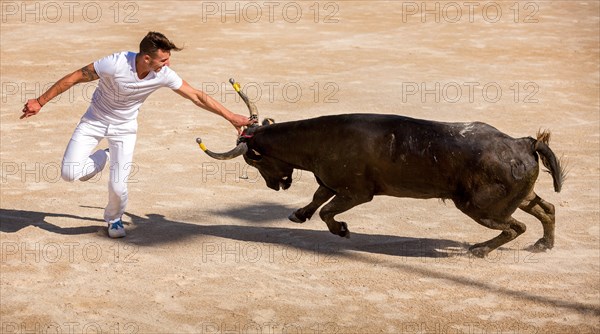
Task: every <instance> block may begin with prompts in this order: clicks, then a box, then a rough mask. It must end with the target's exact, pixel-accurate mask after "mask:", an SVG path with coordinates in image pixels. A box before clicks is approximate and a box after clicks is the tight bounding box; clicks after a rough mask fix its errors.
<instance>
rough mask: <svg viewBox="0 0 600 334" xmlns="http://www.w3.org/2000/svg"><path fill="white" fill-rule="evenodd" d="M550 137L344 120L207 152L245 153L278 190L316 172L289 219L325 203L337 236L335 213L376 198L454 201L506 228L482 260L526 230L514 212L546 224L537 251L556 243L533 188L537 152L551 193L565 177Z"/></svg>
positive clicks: (477, 248)
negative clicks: (307, 198) (298, 174)
mask: <svg viewBox="0 0 600 334" xmlns="http://www.w3.org/2000/svg"><path fill="white" fill-rule="evenodd" d="M549 135H550V134H549V133H548V132H543V133H540V134H538V136H537V139H534V138H531V137H526V138H512V137H510V136H508V135H506V134H504V133H502V132H500V131H499V130H497V129H496V128H494V127H492V126H490V125H488V124H485V123H480V122H474V123H442V122H434V121H427V120H420V119H413V118H408V117H402V116H395V115H373V114H348V115H336V116H324V117H319V118H314V119H307V120H301V121H294V122H286V123H280V124H272V125H265V126H256V127H252V128H250V129H248V130H247V131H246V136H244V137H242V142H241V143H240V144H239V145H238V146H237V147H236V148H235V149H233V150H232V151H230V152H227V153H214V152H210V151H208V150H206V148H205V147H204V148H203V149H204V150H205V151H206V152H207V153H208V154H209V155H211V156H212V157H214V158H217V159H230V158H232V157H235V156H238V155H241V154H243V155H244V159H245V160H246V162H247V163H248V164H250V165H251V166H254V167H256V168H257V169H258V170H259V172H260V174H261V175H262V176H263V178H264V179H265V181H266V183H267V186H268V187H269V188H272V189H275V190H279V189H280V188H283V189H287V188H289V187H290V185H291V183H292V172H293V170H294V168H297V169H301V170H306V171H310V172H312V173H314V175H315V177H316V179H317V182H318V184H319V188H318V189H317V191H316V192H315V194H314V196H313V200H312V202H311V203H310V204H308V205H307V206H305V207H303V208H301V209H298V210H296V211H295V212H294V213H293V214H292V215H290V219H291V220H292V221H294V222H298V223H302V222H305V221H306V220H307V219H310V218H311V217H312V215H313V214H314V213H315V211H316V210H317V209H318V208H319V207H321V205H323V204H324V203H326V202H327V201H329V202H328V203H327V204H325V206H323V208H322V209H321V211H320V212H319V215H320V217H321V219H322V220H323V221H325V223H327V227H328V228H329V231H331V233H333V234H337V235H339V236H342V237H348V236H349V235H350V232H349V230H348V226H347V224H346V223H345V222H340V221H337V220H335V216H336V215H338V214H340V213H342V212H344V211H347V210H349V209H351V208H353V207H355V206H357V205H359V204H362V203H366V202H369V201H371V200H372V199H373V196H375V195H389V196H396V197H410V198H441V199H444V200H445V199H450V200H452V201H453V202H454V204H455V205H456V207H457V208H458V209H459V210H461V211H462V212H464V213H465V214H466V215H467V216H469V217H471V218H472V219H473V220H475V221H476V222H478V223H479V224H481V225H483V226H486V227H488V228H491V229H495V230H500V231H502V233H500V235H498V236H497V237H495V238H493V239H491V240H488V241H485V242H482V243H479V244H475V245H473V246H472V247H471V248H470V251H471V252H472V253H473V254H474V255H476V256H479V257H484V256H486V255H487V254H488V253H489V252H490V251H492V250H494V249H496V248H498V247H499V246H501V245H503V244H505V243H507V242H509V241H511V240H513V239H515V238H516V237H517V236H519V235H520V234H522V233H523V232H525V229H526V226H525V224H523V223H521V222H519V221H517V220H516V219H514V218H513V217H511V215H512V214H513V213H514V212H515V211H516V209H517V208H520V209H521V210H523V211H525V212H527V213H529V214H531V215H533V216H535V217H536V218H537V219H539V220H540V221H541V223H542V226H543V230H544V236H543V237H542V238H541V239H539V240H538V241H537V242H536V244H535V245H534V249H535V250H539V251H541V250H546V249H550V248H552V247H553V246H554V221H555V215H554V205H552V204H551V203H548V202H546V201H544V200H543V199H541V198H540V197H539V196H538V195H537V194H536V193H535V192H534V190H533V188H534V184H535V182H536V179H537V177H538V173H539V166H538V154H539V157H541V159H542V162H543V164H544V166H545V167H546V168H548V169H549V172H550V173H551V175H552V178H553V180H554V190H555V191H556V192H559V191H560V189H561V185H562V182H563V179H564V172H563V170H562V168H561V165H560V162H559V161H558V160H557V159H556V156H555V155H554V153H553V152H552V150H550V148H549V147H548V141H549ZM200 142H201V141H200V140H199V143H200ZM201 147H203V145H201ZM330 199H331V200H330Z"/></svg>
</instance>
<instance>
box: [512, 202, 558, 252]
mask: <svg viewBox="0 0 600 334" xmlns="http://www.w3.org/2000/svg"><path fill="white" fill-rule="evenodd" d="M519 208H520V209H521V210H523V211H525V212H527V213H529V214H531V215H533V216H534V217H535V218H537V219H539V220H540V221H541V222H542V227H543V228H544V236H543V237H542V238H541V239H539V240H538V241H537V242H536V243H535V245H534V246H533V250H534V251H539V252H542V251H545V250H548V249H551V248H552V247H554V224H555V216H554V212H555V211H554V205H552V203H549V202H546V201H544V200H543V199H542V198H540V197H539V196H538V195H537V194H536V193H535V192H533V191H532V192H531V193H530V194H529V195H528V196H527V198H525V199H524V200H523V202H522V203H521V204H520V205H519Z"/></svg>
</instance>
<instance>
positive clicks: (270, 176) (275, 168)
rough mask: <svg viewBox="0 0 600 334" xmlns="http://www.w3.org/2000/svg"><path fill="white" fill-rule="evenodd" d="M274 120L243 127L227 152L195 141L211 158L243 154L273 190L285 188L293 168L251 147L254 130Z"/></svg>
mask: <svg viewBox="0 0 600 334" xmlns="http://www.w3.org/2000/svg"><path fill="white" fill-rule="evenodd" d="M229 82H230V83H231V84H232V85H233V88H234V89H235V91H236V92H238V94H239V95H240V96H241V98H242V100H244V103H246V106H247V107H248V110H249V112H250V118H251V119H254V120H258V110H257V109H256V106H255V105H254V103H253V102H252V101H250V100H249V99H248V97H247V96H246V94H244V92H242V90H241V89H240V85H239V84H238V83H237V82H235V80H233V79H229ZM273 123H274V121H273V119H271V118H266V119H265V120H264V121H263V122H262V125H258V124H252V125H250V126H249V127H248V128H246V129H244V131H243V132H242V134H241V135H240V136H239V137H238V140H237V146H236V147H235V148H233V149H232V150H230V151H228V152H223V153H216V152H212V151H210V150H209V149H207V148H206V146H205V145H204V143H202V139H200V138H197V139H196V142H197V143H198V145H199V146H200V148H201V149H202V150H203V151H204V152H205V153H206V154H208V156H210V157H211V158H213V159H217V160H230V159H233V158H235V157H239V156H240V155H243V156H244V160H246V163H248V164H249V165H250V166H253V167H255V168H256V169H258V171H259V172H260V175H262V177H263V178H264V179H265V181H266V183H267V186H268V187H269V188H271V189H274V190H279V189H280V188H283V189H287V188H289V187H290V185H291V184H292V173H293V171H294V169H293V168H292V167H291V166H290V165H288V164H287V163H285V162H283V161H281V160H278V159H275V158H272V157H268V156H265V155H263V154H261V153H260V152H259V151H260V149H259V148H254V147H252V136H253V135H254V132H255V131H256V130H257V129H259V128H260V127H261V126H267V125H270V124H273Z"/></svg>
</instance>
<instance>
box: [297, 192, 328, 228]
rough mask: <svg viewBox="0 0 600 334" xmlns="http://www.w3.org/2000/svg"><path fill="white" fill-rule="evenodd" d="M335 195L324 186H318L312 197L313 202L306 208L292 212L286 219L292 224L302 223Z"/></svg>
mask: <svg viewBox="0 0 600 334" xmlns="http://www.w3.org/2000/svg"><path fill="white" fill-rule="evenodd" d="M333 195H335V193H334V192H333V191H332V190H331V189H329V188H327V187H324V186H319V189H317V191H316V192H315V194H314V195H313V200H312V202H310V203H309V204H308V205H307V206H305V207H303V208H301V209H298V210H296V211H294V213H292V214H291V215H290V216H289V217H288V218H289V219H290V220H291V221H293V222H294V223H304V222H305V221H307V220H308V219H310V217H312V215H313V214H314V213H315V211H317V209H318V208H319V207H320V206H321V205H323V203H325V202H327V201H328V200H329V199H330V198H331V197H333Z"/></svg>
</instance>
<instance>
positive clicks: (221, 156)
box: [196, 138, 248, 160]
mask: <svg viewBox="0 0 600 334" xmlns="http://www.w3.org/2000/svg"><path fill="white" fill-rule="evenodd" d="M196 143H198V146H200V149H201V150H202V151H204V152H205V153H206V154H208V156H209V157H211V158H213V159H217V160H230V159H233V158H235V157H239V156H240V155H243V154H244V153H246V152H247V151H248V145H246V143H239V144H238V146H236V147H234V148H233V149H232V150H231V151H229V152H224V153H215V152H212V151H210V150H209V149H207V148H206V145H204V143H203V142H202V139H200V138H196Z"/></svg>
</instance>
